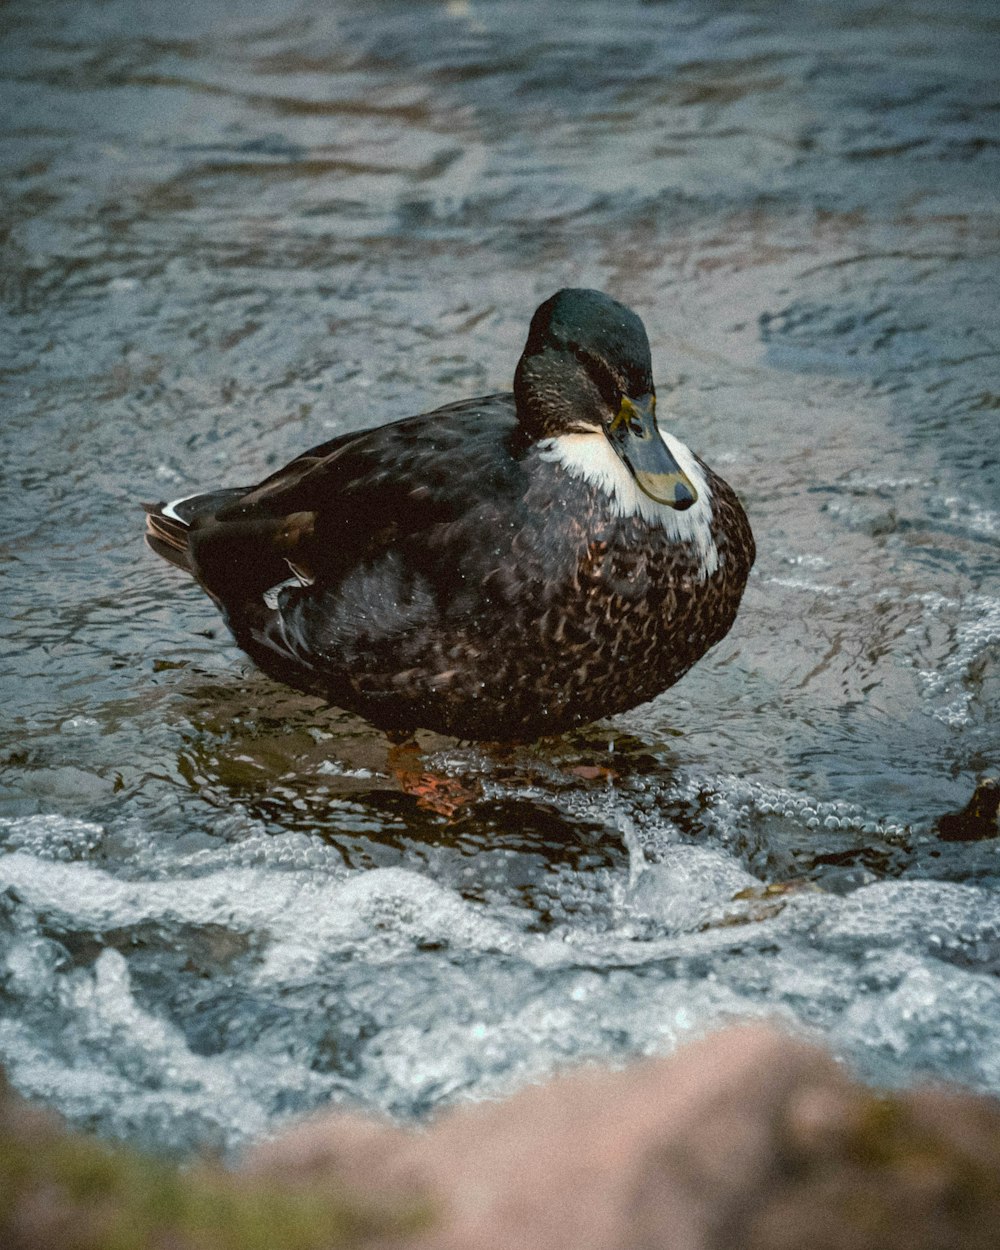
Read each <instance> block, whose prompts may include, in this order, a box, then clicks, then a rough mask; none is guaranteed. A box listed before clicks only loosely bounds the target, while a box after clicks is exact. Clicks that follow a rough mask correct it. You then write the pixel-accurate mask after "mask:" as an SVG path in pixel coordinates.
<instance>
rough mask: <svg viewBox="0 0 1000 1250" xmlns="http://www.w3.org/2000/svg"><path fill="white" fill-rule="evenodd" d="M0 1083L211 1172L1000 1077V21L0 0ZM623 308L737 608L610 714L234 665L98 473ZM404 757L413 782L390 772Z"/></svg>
mask: <svg viewBox="0 0 1000 1250" xmlns="http://www.w3.org/2000/svg"><path fill="white" fill-rule="evenodd" d="M0 27H2V40H0V81H2V87H0V96H2V107H0V113H2V116H3V118H4V122H3V130H2V135H0V170H2V183H0V185H2V187H3V197H2V201H0V238H2V239H3V241H4V242H3V248H4V256H3V262H2V270H0V273H2V292H0V293H2V305H0V353H2V355H0V361H2V368H3V375H2V385H3V399H2V414H3V415H2V418H0V441H2V458H3V459H2V463H3V473H2V478H0V518H2V519H0V542H2V545H0V560H2V565H0V568H2V577H3V604H4V612H3V620H2V630H3V640H2V644H0V646H2V656H3V658H2V660H0V682H2V690H0V708H2V713H0V846H2V847H3V851H4V854H3V855H2V856H0V890H2V893H0V934H2V936H0V969H2V973H0V986H2V990H0V1062H2V1063H3V1064H4V1065H5V1066H6V1068H7V1070H8V1072H9V1074H10V1077H11V1079H12V1080H13V1082H14V1084H15V1085H16V1086H17V1088H19V1089H21V1090H22V1091H24V1092H25V1093H26V1094H28V1095H30V1096H32V1097H34V1098H36V1099H39V1100H41V1101H44V1102H46V1103H49V1104H51V1105H53V1106H55V1107H57V1108H58V1109H59V1110H60V1111H62V1112H63V1113H64V1114H66V1115H67V1116H68V1117H69V1118H70V1119H71V1120H72V1121H73V1122H75V1123H77V1124H80V1125H84V1126H86V1127H88V1128H93V1129H96V1130H97V1131H99V1132H100V1133H102V1134H104V1135H108V1136H115V1137H121V1138H127V1139H130V1140H134V1141H137V1142H140V1143H142V1144H145V1145H151V1144H152V1145H156V1146H158V1147H160V1148H164V1149H169V1150H173V1151H175V1152H178V1153H182V1154H183V1153H184V1152H187V1151H190V1150H193V1149H197V1148H219V1149H222V1150H236V1149H238V1148H239V1147H240V1146H241V1145H242V1144H244V1143H245V1142H247V1141H248V1140H252V1139H254V1138H256V1137H259V1136H260V1135H261V1134H264V1133H267V1132H269V1131H272V1130H273V1129H274V1128H275V1127H276V1126H277V1125H279V1124H280V1123H282V1122H283V1121H284V1120H285V1119H287V1118H288V1117H291V1116H294V1115H297V1114H300V1113H303V1112H306V1111H308V1110H310V1109H313V1108H315V1107H317V1106H322V1105H326V1104H328V1103H330V1102H331V1101H332V1102H335V1103H339V1104H343V1105H350V1106H362V1107H369V1108H377V1109H381V1110H384V1111H388V1112H390V1113H391V1114H393V1115H395V1116H398V1117H400V1118H402V1119H410V1118H413V1117H418V1116H422V1115H425V1114H427V1113H429V1112H431V1111H433V1110H434V1109H435V1108H438V1107H441V1106H444V1105H447V1104H450V1103H454V1102H455V1101H457V1100H460V1099H464V1098H477V1097H482V1096H486V1095H492V1094H495V1093H499V1092H502V1091H504V1090H508V1089H512V1088H515V1087H516V1086H517V1085H518V1084H520V1083H523V1082H524V1081H527V1080H530V1079H534V1078H537V1077H539V1076H541V1075H543V1074H544V1073H546V1072H548V1071H551V1070H553V1069H555V1068H558V1067H559V1066H561V1065H563V1064H565V1063H567V1062H572V1061H573V1060H576V1059H579V1058H581V1057H584V1056H598V1057H601V1058H604V1059H610V1060H612V1061H614V1062H619V1061H623V1060H625V1059H626V1058H627V1057H629V1056H633V1055H637V1054H646V1053H657V1054H662V1053H668V1052H669V1051H670V1050H671V1049H673V1048H674V1047H675V1046H676V1045H678V1044H679V1043H680V1042H682V1041H683V1040H684V1039H686V1038H690V1037H694V1036H698V1035H700V1034H701V1033H703V1032H705V1031H706V1030H708V1029H710V1028H713V1027H715V1026H718V1025H720V1024H722V1023H724V1022H726V1021H728V1020H732V1019H740V1018H746V1017H748V1016H749V1017H761V1016H765V1017H775V1018H778V1019H780V1020H783V1021H785V1022H786V1023H787V1024H788V1026H789V1027H791V1028H793V1029H794V1030H796V1031H798V1032H800V1033H803V1034H805V1035H807V1036H811V1037H817V1038H819V1039H821V1040H822V1041H824V1042H825V1043H826V1044H827V1045H829V1046H831V1047H832V1048H833V1050H834V1051H835V1052H836V1053H837V1054H839V1055H841V1056H843V1057H844V1058H845V1059H847V1060H848V1061H849V1062H850V1063H851V1064H852V1066H853V1067H854V1069H855V1070H856V1071H857V1072H859V1073H860V1074H861V1075H862V1076H863V1077H865V1078H867V1079H869V1080H873V1081H878V1082H883V1083H890V1084H892V1083H905V1082H909V1081H912V1080H914V1079H916V1078H917V1077H919V1076H920V1075H922V1074H931V1075H933V1076H938V1077H944V1078H949V1079H955V1080H959V1081H962V1082H964V1083H967V1084H970V1085H972V1086H974V1087H976V1088H980V1089H987V1090H992V1091H994V1092H1000V1060H998V1057H997V1050H996V1045H995V1038H996V1034H997V1029H998V1027H1000V981H998V979H997V971H998V967H1000V843H998V841H996V840H992V841H984V842H981V843H973V844H956V843H944V842H940V841H939V840H938V839H937V838H936V837H935V835H934V833H933V821H934V818H935V817H936V816H937V815H939V814H940V813H942V812H945V811H949V810H955V809H957V808H960V807H961V806H963V805H964V803H965V801H966V800H967V799H968V797H969V795H970V794H971V792H972V789H973V786H974V784H975V781H976V779H977V778H978V777H980V776H982V775H985V774H988V773H990V772H991V771H994V772H995V771H997V770H998V767H1000V733H998V730H997V723H998V713H1000V664H998V653H1000V579H998V576H997V554H998V548H1000V454H998V451H997V447H998V439H997V429H998V409H1000V395H998V391H997V385H996V377H997V359H998V353H1000V345H998V332H997V326H996V290H997V281H998V277H1000V274H998V264H997V258H998V252H1000V246H998V238H1000V230H998V225H1000V215H998V210H997V198H996V188H997V186H998V185H1000V168H998V166H1000V160H998V140H1000V127H998V116H1000V94H998V88H997V80H996V73H995V66H996V64H997V56H998V52H1000V49H998V47H997V42H998V41H997V35H998V20H997V18H996V17H995V16H994V12H993V6H992V5H990V4H988V3H987V2H986V0H976V2H971V0H970V2H968V3H964V4H959V5H957V6H951V7H949V9H948V11H947V13H944V12H942V11H941V9H940V7H939V6H935V5H931V4H930V3H917V2H913V0H911V2H908V3H903V4H902V5H898V4H897V5H893V6H882V5H878V4H869V3H861V2H860V0H857V2H853V3H837V4H833V3H827V4H813V5H809V6H805V7H803V6H800V5H755V4H746V5H743V6H740V7H737V6H733V5H728V4H721V3H711V0H691V2H690V3H685V4H623V5H615V6H613V7H612V6H610V5H606V4H599V3H576V4H573V5H570V6H566V7H561V6H558V5H541V4H531V3H515V2H514V0H497V2H496V3H477V2H476V0H471V2H470V3H461V2H459V0H456V2H453V3H449V4H443V3H413V2H412V0H407V2H406V3H391V2H389V0H383V2H380V3H349V2H347V0H340V2H339V3H336V4H319V3H316V2H315V0H299V2H296V3H291V2H287V3H286V2H282V0H263V2H262V0H255V2H254V3H253V4H252V5H251V4H241V3H227V4H222V3H219V2H218V0H216V2H215V3H203V2H202V3H199V4H186V3H182V4H177V5H171V6H169V8H165V7H164V6H160V5H147V4H135V3H132V2H131V0H128V2H126V0H109V2H108V3H103V4H89V3H87V4H80V3H75V2H74V3H70V2H68V0H67V2H65V3H61V4H60V3H56V4H52V5H47V6H45V8H44V10H41V9H38V8H37V6H30V5H27V4H23V3H18V2H15V3H11V4H8V5H6V6H4V8H3V10H2V15H0ZM568 284H578V285H591V286H597V287H601V288H604V289H607V290H609V291H611V292H612V293H613V294H615V295H617V296H618V297H619V298H622V299H624V300H626V301H627V302H628V303H630V304H632V305H633V306H634V307H635V308H636V309H637V311H638V312H640V314H641V315H642V316H643V318H644V319H645V321H646V324H647V327H648V328H649V331H650V337H651V341H652V346H653V355H654V363H655V368H656V375H657V378H658V381H659V394H660V400H661V413H663V412H664V410H672V411H673V413H674V414H675V416H674V418H673V420H672V423H671V428H673V429H674V430H676V432H677V433H678V434H679V435H680V436H681V437H683V438H684V439H685V440H686V441H688V442H690V443H691V444H692V445H693V446H694V447H695V448H697V449H698V450H700V451H701V452H702V453H703V454H704V455H705V456H706V457H707V458H708V459H709V460H710V461H711V462H712V463H713V464H714V465H716V466H717V467H718V468H719V469H720V470H721V471H722V472H723V473H724V475H725V476H726V477H728V478H729V479H730V480H731V481H732V482H733V484H734V485H735V486H736V487H737V489H738V490H739V491H740V493H741V494H742V496H743V498H744V500H745V502H746V504H747V507H748V511H749V512H750V515H751V518H752V521H753V524H754V528H755V531H756V534H757V538H758V547H759V551H760V555H759V560H758V565H757V568H756V570H755V574H754V576H753V579H752V581H751V584H750V587H749V589H748V592H747V596H746V599H745V602H744V608H743V612H742V615H741V617H740V620H739V622H738V623H737V626H736V628H735V629H734V631H733V633H732V634H731V635H730V637H729V638H728V639H726V641H725V642H724V643H723V644H722V645H721V646H720V647H718V648H717V649H716V651H715V652H713V654H712V655H711V656H710V657H709V658H708V659H707V660H705V661H703V662H702V663H701V664H700V665H699V666H698V667H697V668H696V669H695V671H693V672H692V673H691V674H690V675H689V676H688V677H686V678H685V679H684V681H683V682H682V683H681V684H680V685H679V686H677V687H676V688H675V689H674V690H672V691H670V692H668V693H667V694H665V695H664V696H662V697H661V698H660V699H658V700H657V701H656V702H655V703H653V704H651V705H649V706H647V707H644V708H641V709H638V710H637V711H635V712H633V713H630V714H628V715H625V716H622V717H619V718H617V720H615V721H614V722H609V723H607V724H604V725H599V726H595V727H592V728H591V729H589V730H588V731H586V732H585V733H581V734H577V735H574V736H571V737H568V738H565V739H561V740H558V741H554V742H548V743H542V744H538V745H536V746H534V747H531V748H524V749H520V750H516V751H507V752H491V751H489V750H486V749H480V748H470V747H461V746H458V745H456V744H454V743H451V742H448V741H447V740H442V739H436V740H432V739H429V738H424V739H423V740H422V747H423V749H424V752H425V758H424V759H423V760H422V761H419V760H416V761H413V760H411V764H410V767H411V770H412V771H414V772H419V771H421V770H425V771H427V772H428V773H432V774H434V775H435V776H436V777H437V779H438V782H439V785H445V784H446V785H450V786H452V787H453V788H454V789H455V791H456V792H457V794H458V797H459V798H461V797H464V798H465V802H464V804H461V805H459V806H458V807H457V810H456V811H455V813H454V814H453V815H452V816H451V817H450V818H449V816H447V815H445V814H443V813H442V812H441V811H435V810H432V809H429V808H427V807H425V806H421V804H420V802H419V800H418V798H417V797H416V796H415V793H414V788H413V786H412V784H405V785H401V782H400V778H399V775H398V769H396V770H394V767H393V761H390V760H389V759H388V757H387V750H386V744H385V742H384V741H383V740H382V738H381V737H380V735H378V734H377V733H375V732H374V731H373V730H371V729H370V728H368V727H367V726H366V725H364V724H363V723H362V722H360V721H358V720H356V719H352V718H350V717H348V716H346V715H343V714H340V713H337V712H333V711H329V710H324V709H322V708H320V707H318V706H317V704H316V703H315V701H310V700H307V699H302V698H299V697H297V696H294V695H292V694H291V693H289V692H285V691H283V690H281V689H280V688H279V687H277V686H275V685H273V684H271V683H270V682H268V681H267V679H265V678H263V677H261V676H260V675H258V674H256V673H254V672H253V671H252V670H251V669H249V667H248V666H247V664H246V663H245V662H244V660H243V659H242V658H241V656H240V655H239V654H238V653H237V652H236V651H235V650H234V648H233V647H232V646H231V645H229V643H228V641H227V639H226V637H225V635H224V631H223V630H222V629H221V628H220V625H219V622H218V620H217V617H216V615H215V613H214V610H213V608H212V606H211V604H210V603H209V602H208V601H207V600H206V599H205V598H204V597H203V596H201V595H200V594H199V593H198V592H197V591H196V590H195V589H194V588H192V587H190V586H188V585H185V584H184V583H183V581H182V580H181V579H180V578H179V577H178V576H175V575H174V574H173V573H172V572H171V570H169V569H168V568H167V567H166V566H164V565H163V564H162V563H161V562H160V561H158V560H156V559H155V558H154V557H152V556H151V555H149V554H148V553H146V552H145V551H144V550H143V548H142V545H141V542H140V537H139V532H140V519H141V518H140V515H139V513H138V511H137V500H139V499H141V498H146V497H162V496H171V495H179V494H184V493H186V492H188V491H193V490H196V489H198V488H199V487H205V486H211V485H215V484H216V483H218V482H221V481H225V482H229V483H233V482H243V481H253V480H256V479H257V478H259V477H260V476H262V475H263V473H264V472H265V471H267V470H268V469H270V468H273V467H275V466H277V465H278V464H280V463H282V462H283V461H284V460H285V459H287V458H289V457H290V456H291V455H293V454H294V453H295V452H297V451H299V450H301V449H302V448H303V447H305V446H308V445H310V444H313V443H316V442H319V441H320V440H322V439H324V438H327V437H330V436H332V435H333V434H334V433H336V432H338V431H341V430H347V429H354V428H362V427H364V426H366V425H369V424H375V423H377V422H379V421H382V420H385V419H388V418H390V417H393V416H399V415H404V414H406V413H409V412H416V411H420V410H421V409H426V408H428V407H430V406H432V405H434V404H438V403H443V402H447V401H449V400H451V399H455V398H458V397H461V396H463V395H471V394H477V393H484V392H487V391H489V390H493V389H501V388H506V387H507V386H508V385H509V383H510V378H511V375H512V370H513V366H514V363H515V361H516V358H517V355H518V353H519V351H520V347H521V345H522V341H523V336H524V333H525V329H526V325H527V320H528V318H529V316H530V313H531V311H532V310H533V309H534V307H535V305H536V304H537V303H538V302H540V300H541V299H542V298H544V297H545V296H547V295H548V294H550V293H551V292H552V291H553V290H555V289H556V288H558V287H559V286H563V285H568ZM397 763H398V761H397Z"/></svg>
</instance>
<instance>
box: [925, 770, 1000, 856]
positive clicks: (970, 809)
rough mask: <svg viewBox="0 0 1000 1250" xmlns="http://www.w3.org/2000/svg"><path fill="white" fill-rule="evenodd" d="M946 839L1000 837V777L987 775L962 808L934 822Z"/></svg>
mask: <svg viewBox="0 0 1000 1250" xmlns="http://www.w3.org/2000/svg"><path fill="white" fill-rule="evenodd" d="M934 828H935V830H936V831H937V835H938V837H939V838H941V839H942V841H944V842H981V841H984V840H985V839H986V838H997V837H1000V781H998V780H997V778H996V777H984V778H983V780H982V781H980V783H979V784H978V785H977V786H976V789H975V791H974V792H973V795H972V798H971V799H970V800H969V802H968V803H967V804H966V806H965V807H964V808H963V809H962V810H961V811H960V812H949V813H947V814H946V815H944V816H941V817H939V818H938V821H937V823H936V824H935V826H934Z"/></svg>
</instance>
